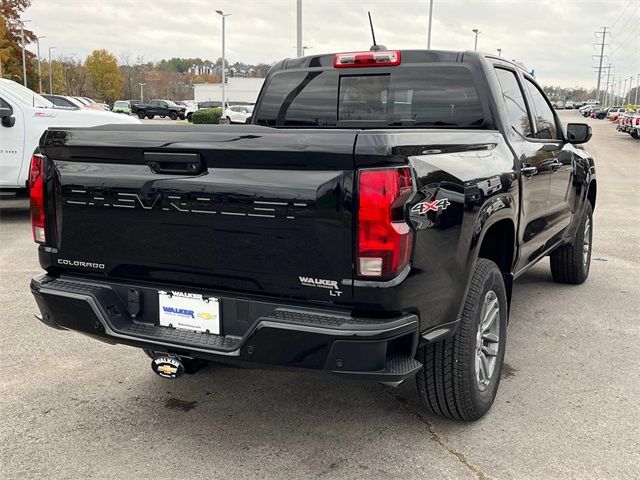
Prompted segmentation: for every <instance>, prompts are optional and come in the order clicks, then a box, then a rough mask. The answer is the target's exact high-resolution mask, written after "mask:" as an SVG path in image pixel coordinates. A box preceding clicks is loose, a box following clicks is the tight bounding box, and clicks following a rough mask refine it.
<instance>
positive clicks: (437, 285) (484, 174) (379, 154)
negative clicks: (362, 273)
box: [354, 130, 519, 331]
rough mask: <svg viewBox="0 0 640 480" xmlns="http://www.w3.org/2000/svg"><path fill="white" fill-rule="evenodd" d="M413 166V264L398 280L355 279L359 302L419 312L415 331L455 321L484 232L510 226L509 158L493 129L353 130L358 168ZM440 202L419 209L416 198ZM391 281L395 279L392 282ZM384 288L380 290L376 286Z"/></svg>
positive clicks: (513, 199)
mask: <svg viewBox="0 0 640 480" xmlns="http://www.w3.org/2000/svg"><path fill="white" fill-rule="evenodd" d="M390 160H391V163H392V164H396V165H399V164H404V165H410V166H412V167H413V169H414V171H415V174H416V178H415V182H416V185H417V192H416V194H415V196H414V197H413V199H412V200H411V201H410V202H409V205H408V207H407V210H406V217H407V220H408V221H409V223H410V224H411V226H412V228H413V231H414V248H413V256H412V259H411V268H410V270H409V271H408V273H407V276H406V278H404V279H398V282H386V283H385V282H369V281H355V282H354V300H355V301H356V303H357V305H358V307H359V308H361V309H366V310H373V311H375V310H380V311H403V310H406V309H407V308H409V309H410V310H413V311H415V312H417V313H419V316H420V321H421V330H422V331H425V330H428V329H430V328H432V327H434V326H437V325H439V324H442V323H448V322H452V321H455V320H456V319H457V318H458V316H459V312H460V309H461V306H462V300H463V298H464V294H465V290H466V288H467V284H468V280H469V278H470V275H471V272H472V269H473V266H474V264H475V259H476V257H477V254H478V249H479V246H480V244H481V241H482V238H483V235H484V233H485V232H486V231H487V229H488V228H489V227H490V226H491V225H492V224H494V223H495V222H497V221H500V220H503V219H507V220H509V221H511V222H513V223H514V225H516V222H517V218H518V205H519V187H518V182H517V175H516V171H515V165H514V157H513V154H512V153H511V150H510V149H509V148H508V146H507V145H506V143H505V141H504V138H503V136H502V134H500V133H499V132H497V131H482V132H479V131H472V130H469V131H461V130H456V131H433V130H431V131H415V132H402V133H394V132H392V131H370V132H366V133H363V134H361V135H359V137H358V142H357V146H356V164H357V165H358V166H359V167H361V168H362V167H366V166H381V163H383V162H385V161H386V162H387V165H388V164H389V161H390ZM425 202H427V204H431V205H434V202H435V203H436V204H437V205H438V208H437V211H434V210H432V209H431V210H429V211H427V212H425V211H424V210H425V209H424V208H421V206H420V205H421V204H422V205H425ZM396 283H397V284H396ZM381 290H383V291H381Z"/></svg>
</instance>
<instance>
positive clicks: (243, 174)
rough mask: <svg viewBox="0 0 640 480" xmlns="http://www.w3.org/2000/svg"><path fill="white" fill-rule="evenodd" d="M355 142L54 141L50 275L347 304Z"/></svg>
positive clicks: (313, 134)
mask: <svg viewBox="0 0 640 480" xmlns="http://www.w3.org/2000/svg"><path fill="white" fill-rule="evenodd" d="M355 137H356V132H354V131H347V130H330V131H327V130H323V131H310V130H286V131H283V130H275V129H269V128H264V127H256V126H245V127H233V126H220V127H218V126H215V127H214V126H184V127H169V126H148V125H143V126H126V128H123V127H118V126H115V125H112V126H105V127H97V128H92V129H77V130H68V129H67V130H58V131H56V130H50V131H49V132H48V133H47V134H45V136H44V137H43V141H42V146H41V150H43V152H44V153H45V155H46V157H47V159H48V160H47V161H48V162H50V163H51V166H52V167H53V170H54V175H53V181H52V185H51V186H50V187H48V190H47V191H48V193H47V195H48V196H47V198H48V200H49V201H51V202H53V203H54V204H55V209H54V210H55V221H54V220H48V228H49V229H50V230H53V231H54V234H53V235H51V237H50V238H52V243H51V245H50V246H52V247H53V250H52V252H53V254H52V255H51V260H50V261H51V265H50V266H54V267H56V268H63V269H65V270H77V271H82V272H87V271H92V272H93V273H98V274H99V273H103V274H106V275H107V276H110V277H119V278H136V279H148V280H153V281H156V282H158V281H159V282H167V283H169V284H170V283H175V284H181V285H193V286H198V287H207V288H209V287H210V288H216V289H225V290H232V291H233V290H237V291H243V292H255V293H261V294H262V293H263V294H268V295H277V296H282V297H290V298H305V299H312V300H320V301H332V302H348V301H349V299H350V296H351V290H350V287H349V288H347V287H346V285H348V284H349V283H350V282H348V280H350V279H351V278H352V275H353V269H352V263H353V259H352V250H353V247H352V245H353V238H352V228H353V222H352V208H351V198H352V192H353V176H354V166H353V148H354V142H355ZM191 160H193V161H194V163H195V166H194V167H191V166H185V163H184V162H190V161H191ZM189 169H195V170H197V173H195V174H194V173H192V172H191V171H190V170H189ZM45 267H46V265H45ZM343 280H347V281H346V282H344V283H343Z"/></svg>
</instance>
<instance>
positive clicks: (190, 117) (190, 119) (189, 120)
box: [187, 113, 193, 122]
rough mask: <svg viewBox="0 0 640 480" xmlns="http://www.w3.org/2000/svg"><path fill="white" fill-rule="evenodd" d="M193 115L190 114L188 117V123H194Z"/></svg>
mask: <svg viewBox="0 0 640 480" xmlns="http://www.w3.org/2000/svg"><path fill="white" fill-rule="evenodd" d="M192 117H193V113H190V114H188V115H187V122H192V121H193V118H192Z"/></svg>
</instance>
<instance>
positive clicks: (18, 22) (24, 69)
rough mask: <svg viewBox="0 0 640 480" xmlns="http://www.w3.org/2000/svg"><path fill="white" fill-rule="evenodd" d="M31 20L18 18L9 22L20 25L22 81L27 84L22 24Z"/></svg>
mask: <svg viewBox="0 0 640 480" xmlns="http://www.w3.org/2000/svg"><path fill="white" fill-rule="evenodd" d="M30 21H31V20H18V21H15V22H10V23H11V24H13V25H20V46H21V47H22V83H23V85H24V86H25V87H26V86H27V54H26V51H25V48H24V24H25V23H27V22H30Z"/></svg>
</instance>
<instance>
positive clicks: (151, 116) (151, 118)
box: [147, 114, 155, 120]
mask: <svg viewBox="0 0 640 480" xmlns="http://www.w3.org/2000/svg"><path fill="white" fill-rule="evenodd" d="M154 117H155V115H151V114H149V115H147V118H148V119H149V120H153V118H154Z"/></svg>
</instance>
